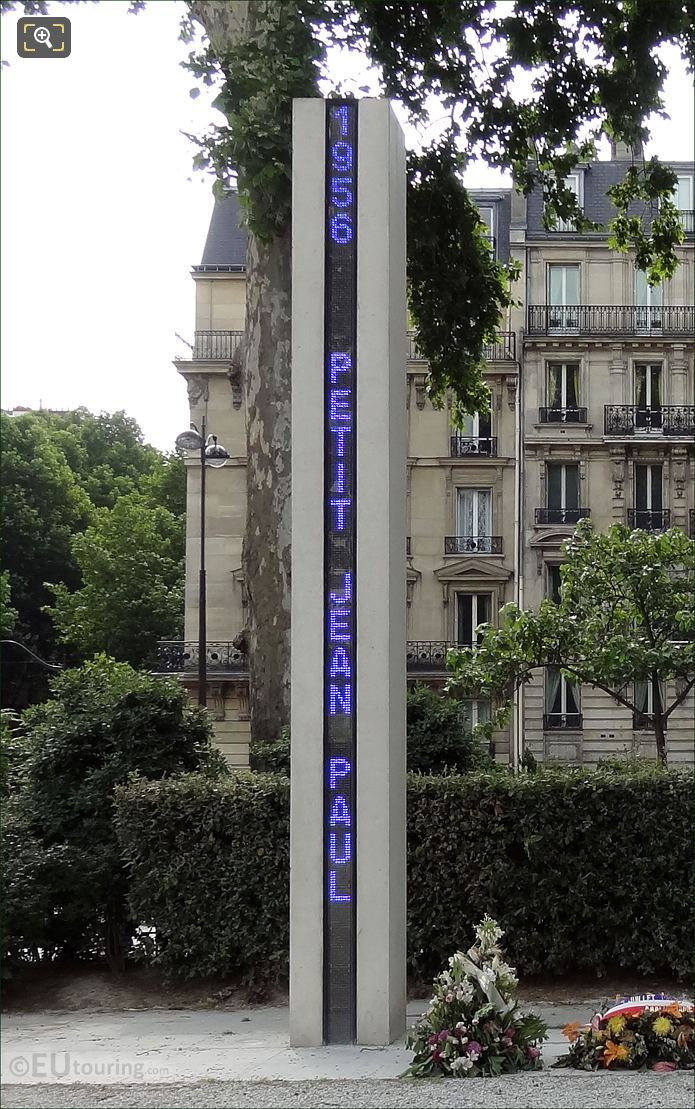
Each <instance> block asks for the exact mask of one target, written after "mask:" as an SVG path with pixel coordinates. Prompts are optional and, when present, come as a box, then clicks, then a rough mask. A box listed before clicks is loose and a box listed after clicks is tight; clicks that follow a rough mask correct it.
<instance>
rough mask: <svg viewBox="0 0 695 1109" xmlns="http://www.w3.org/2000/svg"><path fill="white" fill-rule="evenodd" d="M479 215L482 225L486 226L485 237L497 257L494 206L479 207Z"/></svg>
mask: <svg viewBox="0 0 695 1109" xmlns="http://www.w3.org/2000/svg"><path fill="white" fill-rule="evenodd" d="M478 214H479V215H480V219H481V221H482V223H484V224H485V232H483V233H484V234H485V237H486V238H487V240H488V242H489V243H490V249H491V250H492V253H493V254H495V255H496V245H497V244H496V240H495V209H494V208H493V207H492V205H489V204H485V205H483V206H482V207H481V206H479V207H478Z"/></svg>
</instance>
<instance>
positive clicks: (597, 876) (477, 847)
mask: <svg viewBox="0 0 695 1109" xmlns="http://www.w3.org/2000/svg"><path fill="white" fill-rule="evenodd" d="M116 811H117V825H118V833H119V837H120V840H121V844H122V848H123V851H124V855H125V857H126V860H127V862H128V865H129V868H130V872H131V887H130V900H131V908H132V911H133V915H134V917H135V919H137V920H140V921H142V922H144V923H146V924H150V925H154V926H155V927H156V929H157V937H158V953H157V961H158V962H159V963H160V965H162V966H163V967H165V968H166V969H167V970H168V971H169V972H170V973H174V974H183V975H189V976H192V975H198V974H219V975H226V974H241V975H242V976H244V977H245V978H246V980H249V981H250V980H251V979H253V978H259V979H268V980H281V979H282V978H284V976H285V975H286V973H287V949H288V905H289V889H288V874H289V842H288V841H289V782H288V780H287V778H286V777H284V776H281V775H270V774H265V775H258V774H250V773H242V774H238V775H235V776H233V777H232V778H231V779H229V780H227V781H223V782H218V783H213V782H210V781H209V780H205V779H203V778H199V777H194V776H189V777H187V778H181V779H178V780H172V781H162V782H143V781H136V782H134V783H132V784H130V785H128V786H126V787H121V788H120V789H119V790H118V794H117V801H116ZM692 818H693V776H692V773H691V772H684V771H673V770H657V769H653V768H649V767H645V768H644V769H640V770H631V771H629V772H627V771H625V770H623V771H617V770H613V769H605V770H597V771H582V770H574V771H560V770H557V771H542V772H539V773H537V774H533V775H521V776H518V777H514V776H512V775H511V774H508V773H504V772H496V773H474V774H465V775H450V776H445V777H433V776H429V775H422V776H420V775H411V776H410V778H409V782H408V949H409V964H410V969H411V971H413V972H415V973H416V974H417V976H418V977H422V978H425V979H428V978H430V977H431V976H432V974H433V973H434V972H436V971H437V970H439V969H441V966H442V964H443V963H444V961H445V960H446V958H447V957H448V956H449V955H450V954H451V953H452V951H454V950H456V949H457V948H458V947H460V946H461V945H462V944H465V943H466V937H468V936H470V934H471V932H472V930H473V928H474V926H475V924H476V923H477V922H478V921H479V920H480V919H481V918H482V916H483V915H484V913H486V912H488V913H490V914H491V915H492V916H493V917H495V918H496V919H497V920H498V921H499V922H500V924H501V926H502V927H503V928H504V929H505V930H506V932H507V936H506V939H505V945H506V949H507V952H508V955H509V958H510V961H511V962H512V963H515V964H516V966H517V967H518V969H519V970H520V971H521V972H522V973H524V974H529V973H535V972H545V973H548V972H551V973H556V974H560V973H566V972H576V971H588V972H593V973H595V974H599V975H601V974H607V973H613V972H617V971H619V970H622V971H633V972H636V973H652V972H662V973H668V974H673V975H676V976H678V977H686V976H687V975H688V974H689V972H690V970H691V953H692V948H693V934H692V921H691V912H690V905H691V888H692Z"/></svg>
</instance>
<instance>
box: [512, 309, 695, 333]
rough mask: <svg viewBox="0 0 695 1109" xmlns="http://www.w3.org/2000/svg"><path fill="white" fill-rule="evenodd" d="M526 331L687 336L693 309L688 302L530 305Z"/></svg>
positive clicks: (694, 322) (692, 322)
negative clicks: (654, 305) (649, 305)
mask: <svg viewBox="0 0 695 1109" xmlns="http://www.w3.org/2000/svg"><path fill="white" fill-rule="evenodd" d="M527 322H528V334H529V335H553V334H560V333H563V332H565V333H568V334H573V335H654V334H658V335H683V336H685V335H687V336H692V334H693V330H695V308H693V306H692V305H689V304H670V305H665V306H664V307H650V308H642V307H639V306H638V305H634V304H628V305H619V304H617V305H616V304H608V305H605V304H604V305H593V304H592V305H587V304H578V305H553V304H532V305H530V306H529V309H528V321H527Z"/></svg>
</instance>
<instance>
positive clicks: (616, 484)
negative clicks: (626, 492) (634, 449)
mask: <svg viewBox="0 0 695 1109" xmlns="http://www.w3.org/2000/svg"><path fill="white" fill-rule="evenodd" d="M610 457H611V478H612V479H613V499H614V500H616V501H621V500H622V499H623V485H624V484H625V451H623V450H612V451H611V452H610Z"/></svg>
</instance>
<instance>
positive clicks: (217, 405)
mask: <svg viewBox="0 0 695 1109" xmlns="http://www.w3.org/2000/svg"><path fill="white" fill-rule="evenodd" d="M629 159H630V152H629V151H628V150H627V149H626V148H625V147H620V146H618V147H617V148H614V149H613V152H612V157H611V160H610V161H598V162H592V163H587V164H585V165H582V166H580V167H579V169H578V170H577V172H576V173H575V174H573V175H572V177H571V179H569V180H568V184H570V185H571V187H573V188H574V189H575V191H576V192H577V195H578V197H579V202H580V205H581V206H582V207H583V210H584V212H585V213H586V215H587V216H588V217H589V218H591V219H593V220H596V221H597V222H600V223H606V222H607V221H608V220H609V219H610V217H611V211H610V207H609V201H608V199H607V197H606V189H607V188H608V186H609V185H610V184H611V183H613V182H615V181H618V180H620V179H621V178H622V176H623V175H624V172H625V168H626V166H625V162H626V160H629ZM673 168H674V170H675V171H676V172H677V174H678V179H679V183H678V192H677V201H678V206H679V208H680V209H681V212H682V216H681V219H682V222H683V226H684V229H685V232H686V240H685V242H684V244H683V246H682V247H681V248H680V250H679V254H680V256H681V265H680V266H679V268H678V271H677V273H676V275H675V276H674V278H673V279H672V280H671V281H669V282H666V283H665V285H664V287H663V288H662V289H650V288H649V286H647V284H646V282H645V281H644V279H643V278H642V276H641V275H640V274H638V273H637V271H635V268H634V260H633V259H631V258H630V256H629V255H623V254H618V253H616V252H615V251H613V250H611V249H610V247H609V245H608V239H607V235H606V233H605V232H592V233H588V234H587V233H582V234H579V233H577V232H576V231H575V230H574V229H573V228H572V227H571V226H570V225H567V224H565V225H561V226H560V227H558V229H557V230H554V231H546V230H545V229H544V228H543V208H542V197H541V196H540V195H539V194H531V196H529V197H528V198H523V197H520V196H517V195H516V194H515V193H514V192H512V191H511V190H508V189H499V190H474V191H472V196H473V199H474V200H475V201H476V203H477V204H478V207H479V209H480V212H481V218H482V219H483V220H484V222H485V223H486V224H487V226H488V228H489V240H490V249H491V250H493V251H494V252H495V253H496V255H497V257H498V258H500V259H501V260H507V259H508V258H513V259H516V260H518V261H519V262H520V263H521V269H522V276H521V279H520V281H519V282H518V285H517V287H516V288H515V289H514V295H515V298H516V301H517V303H516V305H515V306H514V307H513V308H511V309H510V310H509V313H508V316H507V319H506V320H505V321H504V323H503V326H502V328H501V332H500V340H499V342H497V343H495V344H493V345H491V346H490V347H489V348H488V350H487V351H486V359H487V364H486V371H485V373H486V379H487V381H488V384H489V386H490V391H491V412H490V415H489V416H487V417H485V416H474V417H471V418H469V420H468V421H467V424H466V427H465V428H464V430H463V431H462V432H461V431H455V430H454V429H453V428H452V426H451V414H450V410H449V409H448V408H447V407H444V408H443V409H441V410H437V409H435V408H434V407H433V406H432V404H431V403H430V401H429V400H428V398H427V395H426V376H427V365H426V363H425V362H424V361H423V360H422V358H421V357H420V354H419V352H418V350H417V346H416V343H415V341H414V338H413V337H412V336H410V337H409V344H408V360H407V367H406V372H407V376H408V388H407V406H408V413H407V415H408V462H407V467H408V472H407V490H408V501H407V511H408V521H407V534H408V540H407V549H406V589H407V613H408V625H407V637H408V649H407V659H406V665H407V673H408V678H409V681H411V682H412V681H415V680H423V681H427V682H429V683H430V684H434V685H442V684H443V683H444V681H445V680H446V670H445V665H444V660H445V656H446V650H447V649H448V647H449V646H451V645H452V644H456V643H470V642H472V638H473V635H474V629H475V627H476V625H478V624H480V623H482V622H492V623H493V624H494V623H496V622H497V619H498V614H499V610H500V608H501V607H502V605H504V604H506V603H507V602H508V601H512V600H513V601H516V602H517V603H518V604H519V605H521V606H522V607H524V608H535V607H537V605H538V604H539V602H540V601H541V599H542V598H543V597H544V596H552V595H553V594H554V593H555V592H556V591H557V589H558V587H559V571H558V568H559V565H560V562H561V559H562V544H563V542H564V540H565V539H566V538H567V537H568V536H569V535H570V534H571V533H572V530H573V527H574V525H575V524H576V522H577V520H578V519H579V518H581V517H582V516H583V515H587V514H590V515H591V518H592V520H593V521H594V523H595V525H596V527H597V528H598V529H600V530H604V529H607V528H608V527H609V526H610V525H611V524H612V523H614V522H624V523H628V524H631V525H632V526H636V527H645V528H648V529H655V530H659V529H663V528H666V527H669V526H678V527H682V528H684V529H686V530H688V531H689V533H690V534H691V535H692V534H693V524H694V517H695V509H694V504H693V484H694V478H695V462H694V457H693V455H694V451H693V432H694V418H693V413H694V408H693V404H694V401H695V398H694V396H693V351H694V327H695V312H694V310H693V300H694V295H695V288H694V282H695V276H694V267H693V208H694V207H695V203H694V202H693V168H694V167H693V164H692V163H680V164H676V165H674V167H673ZM245 256H246V252H245V237H244V233H243V230H241V229H240V228H239V225H238V210H237V205H236V198H235V197H229V198H227V199H226V200H224V201H223V202H219V203H217V204H216V205H215V209H214V212H213V217H212V221H211V225H210V230H209V233H208V238H207V242H206V244H205V249H204V252H203V259H202V262H201V264H200V265H198V266H195V267H194V269H193V279H194V282H195V286H196V331H195V341H194V345H193V350H192V352H191V357H190V358H188V359H185V360H180V361H177V362H176V368H177V370H178V372H179V373H180V374H181V375H182V376H183V377H184V378H185V379H186V381H187V384H188V393H189V399H190V404H191V420H192V421H193V423H195V424H196V426H198V427H199V428H202V427H203V426H205V428H206V431H207V432H208V433H214V434H215V435H217V436H218V437H219V440H220V442H222V443H223V444H224V446H225V447H226V448H227V450H228V451H229V453H230V456H231V458H230V460H229V462H227V464H226V465H225V467H224V468H223V469H220V470H211V471H210V472H209V473H208V475H207V477H208V485H207V489H208V492H207V499H206V500H207V510H206V521H207V537H208V538H207V548H206V549H207V563H208V575H207V577H208V669H209V679H210V699H209V704H210V707H211V709H212V711H213V713H214V715H215V717H216V724H215V730H216V735H217V738H218V743H219V745H220V747H221V748H222V750H223V751H224V752H225V754H226V755H227V757H228V759H229V761H230V762H231V763H232V765H237V766H240V765H244V764H245V763H246V760H247V750H248V686H247V683H248V669H247V665H246V658H245V656H244V654H243V650H241V649H240V646H243V645H239V644H237V645H234V640H235V638H236V637H237V636H238V634H239V632H240V630H241V629H242V628H243V626H244V624H245V621H246V614H245V590H244V579H243V574H242V570H241V548H242V540H243V531H244V526H245V517H246V503H245V502H246V475H245V412H244V403H245V401H244V393H243V382H242V376H241V367H240V364H239V361H238V357H237V354H238V346H239V342H240V339H241V333H242V330H243V323H244V278H245ZM404 326H407V325H406V323H405V321H404ZM188 467H189V468H188V520H187V523H188V532H187V535H188V548H187V591H186V630H185V637H186V642H185V643H184V644H169V645H165V646H164V647H163V653H162V659H163V665H162V669H165V670H168V671H176V672H178V673H181V674H182V677H183V680H184V681H186V683H187V684H190V686H191V688H192V689H194V687H195V674H194V667H195V660H196V652H197V646H196V642H195V641H196V635H197V597H198V593H197V578H198V551H199V546H200V543H199V538H200V532H199V518H200V468H199V464H198V462H197V460H190V461H189V463H188ZM640 693H641V691H640ZM649 696H650V694H649V692H648V691H647V690H646V688H645V690H644V691H643V697H642V699H643V701H644V711H643V712H642V713H639V714H637V715H636V716H635V717H634V718H633V715H632V714H631V713H629V712H628V711H627V710H625V709H623V708H622V707H619V706H617V705H616V704H615V702H614V701H613V700H612V699H610V698H609V697H607V696H606V695H605V694H603V693H601V692H599V691H596V690H592V689H587V688H583V689H581V690H579V689H574V688H572V687H570V686H568V685H567V684H566V683H565V682H564V680H563V679H561V678H560V677H559V675H553V674H546V675H542V674H540V672H539V675H538V677H537V678H536V680H534V681H533V682H532V683H531V684H530V685H529V686H527V687H526V688H525V689H524V691H523V692H522V693H521V694H520V695H519V696H518V699H517V703H516V705H515V711H514V713H513V715H512V721H511V723H510V726H509V728H508V729H507V730H506V731H504V732H499V733H497V734H496V736H495V754H496V757H497V759H498V760H499V761H501V762H505V763H506V762H512V763H515V762H516V761H517V759H518V758H519V757H520V753H521V751H522V748H523V746H527V747H528V748H529V749H530V750H531V751H532V752H533V753H534V755H535V756H536V757H537V758H539V759H540V760H542V761H562V762H569V763H575V764H594V763H596V761H597V760H598V759H599V758H605V757H610V756H624V755H626V754H632V753H634V754H644V755H651V756H653V754H654V750H655V748H654V738H653V732H651V731H650V729H649V723H650V717H649V708H650V703H649ZM463 711H464V713H465V715H466V717H467V718H468V719H469V720H470V721H471V722H472V723H475V722H476V721H478V720H481V719H484V718H485V714H486V713H487V712H488V706H487V705H486V704H485V703H484V702H482V701H480V702H474V701H471V702H469V703H467V704H465V705H464V708H463ZM692 739H693V700H692V698H690V699H689V700H688V701H686V702H684V704H683V705H682V706H681V707H680V708H679V709H678V710H676V712H674V714H673V716H672V718H671V719H670V721H669V729H668V747H669V758H670V759H671V760H672V761H692V757H693V749H692Z"/></svg>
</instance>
